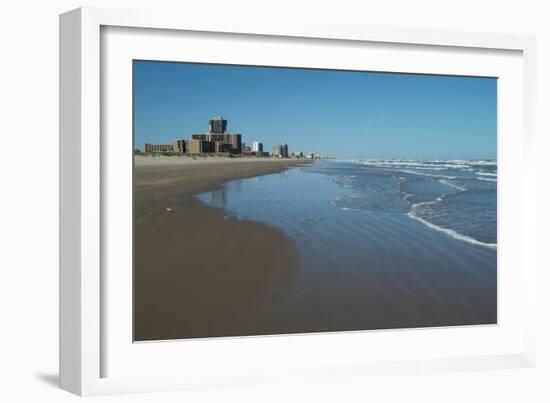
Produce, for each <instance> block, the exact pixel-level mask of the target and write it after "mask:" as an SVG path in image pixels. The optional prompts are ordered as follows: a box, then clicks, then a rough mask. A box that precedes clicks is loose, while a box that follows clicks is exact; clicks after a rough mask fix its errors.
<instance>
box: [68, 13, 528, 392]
mask: <svg viewBox="0 0 550 403" xmlns="http://www.w3.org/2000/svg"><path fill="white" fill-rule="evenodd" d="M109 27H118V28H117V29H122V30H124V29H125V28H127V29H138V28H139V29H147V30H151V29H154V30H157V32H161V31H163V32H172V33H174V32H182V33H184V32H193V33H194V35H195V36H197V35H198V36H200V35H201V33H203V34H204V35H206V34H208V33H217V35H218V38H220V37H223V36H224V35H226V36H228V39H229V37H230V36H232V35H233V36H234V35H237V36H239V35H241V36H243V37H245V36H246V37H248V38H251V37H252V38H254V40H255V41H260V42H261V41H262V40H270V41H271V42H278V41H280V42H285V41H289V40H290V41H294V40H296V41H304V43H306V45H307V43H308V42H307V41H311V40H318V41H321V42H322V41H330V46H333V47H334V48H335V49H336V48H337V47H338V46H343V45H344V44H346V43H348V44H359V45H360V44H368V43H371V44H373V43H374V44H381V45H384V46H385V45H388V46H389V45H399V46H405V47H406V46H413V47H414V46H417V47H421V48H422V50H421V51H425V50H426V49H428V48H429V49H436V50H439V51H447V50H451V51H455V50H465V51H468V52H470V53H476V54H478V55H481V56H482V55H483V54H485V53H491V52H496V53H498V52H507V51H510V52H515V54H516V57H515V59H514V60H515V61H513V62H511V66H512V67H511V69H512V70H510V71H513V73H510V74H516V75H517V71H519V70H514V67H513V66H516V67H517V66H518V60H519V64H520V65H521V78H520V81H521V82H519V83H516V84H517V85H516V84H513V85H516V86H515V87H514V88H515V89H516V91H519V98H520V99H519V101H518V100H515V102H520V104H521V106H522V110H521V113H519V114H518V115H521V116H520V117H518V119H519V120H516V121H514V122H512V123H510V124H512V125H514V124H519V125H520V126H519V132H520V133H512V132H510V136H511V137H513V141H514V142H511V143H507V141H508V140H506V141H505V142H504V143H505V144H504V145H503V147H505V150H507V151H506V152H507V153H510V152H512V151H513V148H514V147H513V146H514V145H517V147H519V148H518V149H519V151H517V152H518V153H521V156H518V158H529V156H530V155H533V152H534V150H535V135H534V91H535V72H534V69H535V62H534V57H535V54H534V52H535V42H534V38H533V37H529V36H520V35H505V34H487V33H467V32H455V31H443V30H437V31H429V30H417V29H406V28H381V27H365V26H353V25H342V24H328V23H312V22H304V24H300V25H299V26H290V25H288V24H287V25H281V24H279V23H277V22H270V21H249V20H246V19H245V18H244V17H243V18H242V19H240V20H236V19H231V20H228V21H212V20H207V19H200V18H195V17H194V16H192V15H188V16H182V15H177V16H176V15H170V14H163V13H158V12H151V11H149V10H118V9H104V8H80V9H77V10H73V11H70V12H68V13H65V14H62V15H61V17H60V385H61V387H62V388H63V389H66V390H68V391H71V392H73V393H76V394H79V395H96V394H112V393H130V392H132V393H133V392H139V391H158V390H168V389H182V388H192V387H209V386H214V385H248V384H257V383H264V382H273V381H277V382H280V381H281V380H289V381H292V380H296V379H305V378H311V379H331V378H332V377H342V376H363V375H364V376H368V375H369V374H372V373H377V374H379V373H385V374H390V375H392V374H403V373H418V372H426V371H428V372H441V371H455V370H461V371H463V370H475V369H481V368H484V369H487V368H506V367H515V368H517V367H528V366H532V365H534V363H535V345H534V339H535V334H534V329H535V318H534V317H533V316H531V315H532V314H529V313H532V312H535V311H536V309H535V290H536V273H537V266H536V262H535V260H534V256H536V253H535V251H534V248H535V242H529V241H530V240H532V238H528V237H527V235H526V234H535V233H536V231H535V227H536V216H535V208H534V203H535V197H534V196H533V193H532V192H533V189H534V183H533V181H534V179H533V178H534V175H530V171H529V169H534V168H529V167H526V168H524V169H523V171H519V172H518V173H516V177H515V178H512V179H511V180H513V181H515V182H513V183H514V184H521V186H522V187H521V190H522V191H521V192H516V193H517V194H516V195H515V196H511V197H515V198H516V199H515V200H516V201H517V204H516V205H517V206H520V207H521V211H520V212H518V214H519V216H518V217H517V218H516V223H515V224H514V225H516V227H517V228H518V231H519V234H516V235H514V236H517V237H519V239H520V240H521V239H523V242H520V243H519V244H518V245H517V251H511V252H510V253H513V254H514V256H515V257H514V259H518V260H515V261H517V262H519V265H520V266H521V272H520V274H521V277H522V279H523V280H522V281H521V282H520V283H517V293H518V295H520V296H521V297H522V298H523V304H522V305H521V311H518V314H521V315H522V317H523V318H522V322H521V324H514V328H513V332H509V333H503V332H501V333H498V331H499V330H498V329H497V331H494V330H493V329H494V328H489V329H488V328H484V329H485V330H483V329H481V330H480V331H479V332H478V333H479V334H480V336H481V332H484V333H485V334H484V335H483V337H495V335H496V337H503V338H504V337H508V336H510V335H511V334H512V333H513V334H514V336H513V337H515V338H514V341H513V342H510V343H503V344H502V348H500V347H499V348H500V349H499V350H496V349H495V350H492V351H489V350H484V347H483V346H480V347H479V348H478V349H475V348H470V349H466V350H464V351H462V352H461V351H460V350H454V351H450V350H449V351H446V350H445V348H444V347H442V348H441V349H440V350H438V351H437V353H434V354H424V355H422V354H420V355H418V356H417V357H416V358H415V357H413V356H405V355H402V353H401V352H400V351H399V350H398V349H396V351H395V355H394V356H392V357H388V359H386V360H378V361H369V360H364V359H362V357H361V356H360V355H358V356H357V359H356V360H355V361H352V360H347V361H345V360H344V361H339V360H338V359H337V357H336V358H335V357H333V356H331V354H327V353H326V351H328V350H337V346H338V345H341V344H342V343H343V342H345V343H351V344H353V343H355V345H356V346H357V345H360V344H361V343H362V340H363V342H364V340H365V339H364V338H365V337H370V338H371V339H372V338H373V337H377V338H379V339H380V338H388V339H392V340H393V342H395V343H402V342H403V340H406V342H409V341H410V342H415V343H420V344H422V343H424V344H426V343H428V344H429V343H433V342H434V341H437V340H438V338H441V339H443V338H445V337H447V336H449V339H448V340H449V341H451V340H452V338H456V337H462V338H466V339H471V340H472V341H471V343H475V337H477V333H476V334H475V337H473V338H472V335H474V333H473V332H474V331H475V332H477V330H472V328H468V327H463V328H461V329H452V330H449V332H448V333H449V334H448V335H446V334H445V332H447V330H441V331H440V332H437V331H436V332H431V333H430V332H416V333H411V332H408V331H393V332H383V331H382V332H374V333H373V332H369V333H368V334H366V333H363V332H347V334H346V335H342V334H340V335H335V336H334V337H332V336H323V335H294V336H269V337H256V338H254V337H250V338H233V339H227V338H223V339H219V340H214V341H212V340H210V341H206V342H202V344H198V343H196V344H189V343H186V345H185V347H182V346H183V344H178V343H168V344H169V345H168V344H166V343H167V342H164V343H165V344H164V346H162V347H161V346H160V344H159V343H157V344H159V345H158V346H152V345H151V346H150V347H147V348H150V349H151V352H145V353H144V354H145V355H141V356H140V355H139V354H141V352H139V351H136V352H133V351H130V350H131V348H130V347H131V346H128V347H129V348H128V354H134V353H135V354H136V356H135V358H134V359H135V361H133V360H134V359H133V358H132V357H130V356H128V355H122V354H118V355H119V357H118V360H119V361H125V360H126V361H127V362H129V363H132V364H131V365H132V366H134V367H136V365H137V366H139V364H136V362H137V363H139V362H143V365H142V366H143V367H148V368H149V369H150V368H151V365H153V369H154V368H155V367H154V365H157V366H160V365H161V364H160V363H161V361H157V362H156V364H153V362H155V361H149V360H150V359H152V358H151V356H155V357H157V356H162V355H163V354H170V355H173V354H174V352H175V351H176V350H182V351H183V350H185V349H187V353H189V350H190V349H193V350H194V351H195V352H196V351H200V352H201V354H203V355H200V354H198V353H196V354H195V355H194V356H193V358H192V359H191V358H190V360H195V363H197V364H198V363H199V361H200V362H201V363H202V364H203V365H202V366H200V370H197V371H190V370H189V368H188V367H189V365H190V363H189V362H184V363H182V362H183V361H178V362H179V363H178V364H174V366H173V367H170V370H169V371H161V370H160V368H159V370H158V375H152V373H151V371H144V372H143V373H142V372H140V371H139V370H140V368H136V369H137V372H136V373H131V372H130V371H129V370H128V368H124V366H122V365H119V367H118V368H119V369H118V370H117V371H111V370H107V369H106V364H105V362H106V361H107V359H106V357H109V356H110V355H113V356H115V355H117V354H116V352H118V349H119V347H120V345H118V344H116V343H114V342H112V341H111V336H109V335H108V332H107V333H106V332H105V326H107V325H109V321H107V320H106V319H105V318H106V317H108V316H109V315H110V309H111V305H109V304H107V303H106V302H105V301H106V296H107V294H108V291H107V290H106V289H105V287H104V285H105V283H104V277H109V276H106V273H105V272H104V271H102V267H104V265H105V262H104V259H105V257H104V253H103V252H104V245H103V239H102V236H103V232H102V226H105V225H106V224H105V221H104V220H106V217H105V216H104V215H102V208H103V203H104V202H103V198H104V197H105V195H104V193H105V190H106V189H108V188H106V185H105V182H107V180H106V175H109V174H111V173H112V172H114V171H112V172H111V171H109V170H107V169H106V166H107V165H108V164H107V163H108V157H106V156H105V154H106V153H104V151H105V149H104V147H108V146H109V145H110V144H111V143H110V142H109V141H105V139H103V140H102V135H101V133H102V132H104V131H106V130H108V129H109V127H108V124H106V123H105V122H103V121H102V119H104V118H105V116H104V115H105V114H104V113H103V114H102V99H103V98H102V93H107V92H108V91H109V90H110V89H109V88H105V85H107V84H105V83H104V82H103V81H102V74H103V70H102V66H103V65H102V60H101V58H102V55H103V56H105V55H109V53H102V51H103V50H102V43H103V42H102V36H101V35H102V30H105V28H107V29H109ZM127 34H128V32H125V33H124V35H127ZM130 35H132V33H131V32H130ZM176 36H177V34H176ZM153 40H158V41H159V43H160V41H162V40H163V39H162V38H160V37H159V38H157V39H153ZM173 40H178V38H177V37H176V38H174V37H173V35H172V36H171V37H170V38H168V39H166V42H165V43H166V44H167V46H168V45H170V43H172V41H173ZM285 43H286V42H285ZM323 43H324V42H323ZM144 46H145V45H144ZM128 57H131V55H129V56H128ZM430 57H432V58H434V57H433V56H430ZM518 57H519V58H520V59H518ZM433 60H434V66H436V63H435V58H434V59H433ZM221 61H223V60H221ZM412 68H413V67H409V68H407V67H404V69H403V70H404V71H408V70H410V69H412ZM437 68H438V67H437V66H436V67H434V71H432V72H434V73H438V72H439V73H440V74H451V73H452V72H453V71H451V70H445V69H444V68H443V67H441V70H437ZM476 71H477V70H476ZM476 71H474V70H472V74H474V73H475V72H476ZM479 71H481V70H479ZM511 85H512V84H511ZM521 90H522V91H521ZM114 91H118V90H116V89H115V90H114ZM510 94H511V93H510ZM499 101H500V99H499ZM111 104H112V102H111ZM499 129H502V130H505V129H506V128H504V127H500V128H499ZM500 134H502V133H500ZM500 134H499V136H500ZM499 147H500V145H499ZM107 154H108V153H107ZM500 157H501V153H500V151H499V163H500ZM120 165H121V166H122V165H124V164H123V163H121V164H120ZM109 166H112V164H111V165H109ZM499 171H501V169H500V166H499ZM501 172H504V174H506V172H510V171H509V170H507V169H506V167H504V169H503V171H501ZM504 174H503V175H504ZM499 175H500V173H499ZM501 179H502V178H501V177H499V186H500V180H501ZM505 179H506V178H505ZM510 183H512V182H510ZM499 197H500V196H499ZM499 202H500V199H499ZM501 218H502V215H501V214H500V212H499V220H500V219H501ZM102 220H103V221H102ZM499 222H500V221H499ZM500 235H501V234H500V232H499V237H500ZM505 235H506V234H505ZM522 236H523V238H522ZM529 236H530V237H533V236H534V235H529ZM499 239H500V238H499ZM499 244H500V241H499ZM516 252H517V253H516ZM500 258H501V255H500V250H499V259H500ZM500 302H501V301H500V300H499V303H500ZM500 313H501V312H500ZM500 313H499V315H500ZM129 320H131V318H129ZM451 333H452V334H451ZM373 334H374V336H373ZM114 337H115V338H116V337H117V336H116V335H115V336H114ZM124 337H126V336H124ZM124 337H123V338H122V340H127V337H126V338H124ZM510 337H511V336H510ZM405 338H407V339H405ZM520 338H521V340H520ZM119 339H120V338H119ZM113 340H115V339H113ZM264 340H267V341H266V342H264ZM497 341H498V340H497ZM129 342H130V343H131V341H129ZM214 343H215V344H214ZM267 343H269V345H268V344H267ZM495 344H499V343H498V342H495ZM107 346H109V348H107ZM470 347H471V346H470ZM159 348H160V349H162V350H163V351H160V349H159ZM277 348H279V349H287V348H292V349H301V351H305V352H306V353H304V354H303V356H300V357H298V358H296V360H295V362H293V363H290V362H289V361H288V360H287V361H284V360H281V361H274V360H270V359H266V362H265V366H264V367H263V368H262V371H261V373H258V371H257V370H258V367H257V363H256V364H255V363H254V362H253V360H245V359H243V360H242V363H240V364H239V365H240V367H238V368H236V367H235V365H234V364H231V365H228V366H227V367H224V366H223V365H221V363H219V362H218V363H217V364H216V365H211V366H209V363H208V362H207V361H205V360H204V357H205V354H206V355H207V354H208V351H210V350H212V349H215V350H216V354H218V355H221V356H223V357H225V359H226V361H229V360H232V359H234V358H235V356H232V355H231V354H230V351H238V354H241V356H243V355H242V354H247V355H251V356H252V355H254V356H261V355H262V354H264V353H265V351H266V349H270V350H274V351H279V353H280V352H281V351H284V350H281V351H280V350H277ZM142 349H143V348H142ZM153 349H156V350H153ZM113 350H115V353H113ZM182 351H179V353H182ZM321 352H323V354H321ZM183 353H185V352H183ZM125 354H126V353H125ZM340 354H341V355H345V354H346V353H345V352H340ZM279 355H281V354H279ZM147 357H148V358H147ZM190 357H191V356H190ZM291 364H292V365H291ZM166 367H169V365H167V366H166ZM186 367H187V368H186ZM153 372H154V371H153ZM111 373H116V375H113V376H111Z"/></svg>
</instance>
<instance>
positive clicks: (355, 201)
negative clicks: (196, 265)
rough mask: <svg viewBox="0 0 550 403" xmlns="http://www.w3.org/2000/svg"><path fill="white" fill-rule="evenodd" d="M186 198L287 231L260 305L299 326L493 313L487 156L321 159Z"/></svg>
mask: <svg viewBox="0 0 550 403" xmlns="http://www.w3.org/2000/svg"><path fill="white" fill-rule="evenodd" d="M198 198H199V200H201V201H202V202H203V203H205V204H207V205H210V206H212V207H216V208H221V209H224V212H225V216H226V217H227V218H228V219H236V220H252V221H258V222H262V223H265V224H268V225H270V226H273V227H276V228H278V229H280V230H281V231H283V232H284V233H286V234H287V235H288V236H289V237H290V238H292V239H293V240H294V241H295V243H296V245H297V247H298V250H299V252H300V267H299V270H298V272H297V273H295V275H294V276H293V277H292V278H289V279H288V282H287V283H286V284H281V285H278V286H277V287H276V288H274V289H273V290H271V291H270V292H271V295H270V298H271V301H272V308H271V309H272V310H273V312H272V314H273V315H275V316H277V315H278V316H279V317H281V316H285V315H286V316H293V317H294V316H296V315H301V317H302V318H303V322H304V329H306V328H307V329H313V331H314V330H315V329H316V330H318V331H326V330H360V329H380V328H396V327H423V326H447V325H471V324H490V323H496V319H497V306H496V282H497V222H496V217H497V213H496V211H497V164H496V161H493V160H475V161H474V160H326V161H323V160H322V161H316V162H315V163H313V164H311V165H304V166H299V167H295V168H290V169H288V170H286V171H284V172H282V173H278V174H271V175H264V176H259V177H254V178H247V179H241V180H235V181H230V182H227V183H226V184H225V185H224V186H223V187H222V188H220V189H218V190H216V191H213V192H207V193H202V194H200V195H198ZM249 247H253V245H250V246H249V245H243V247H242V250H241V251H239V253H243V254H246V252H247V248H249ZM258 266H259V269H261V262H258Z"/></svg>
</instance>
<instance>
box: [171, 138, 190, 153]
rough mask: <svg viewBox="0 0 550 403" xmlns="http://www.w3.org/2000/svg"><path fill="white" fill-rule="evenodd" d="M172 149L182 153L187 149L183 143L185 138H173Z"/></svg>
mask: <svg viewBox="0 0 550 403" xmlns="http://www.w3.org/2000/svg"><path fill="white" fill-rule="evenodd" d="M172 144H173V147H172V148H173V149H174V152H176V153H180V154H184V153H185V152H186V151H187V147H186V145H185V140H174V142H173V143H172Z"/></svg>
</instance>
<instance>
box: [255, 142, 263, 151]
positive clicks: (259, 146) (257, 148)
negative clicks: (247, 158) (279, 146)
mask: <svg viewBox="0 0 550 403" xmlns="http://www.w3.org/2000/svg"><path fill="white" fill-rule="evenodd" d="M263 151H264V145H263V144H262V143H260V142H259V141H253V142H252V152H253V153H262V152H263Z"/></svg>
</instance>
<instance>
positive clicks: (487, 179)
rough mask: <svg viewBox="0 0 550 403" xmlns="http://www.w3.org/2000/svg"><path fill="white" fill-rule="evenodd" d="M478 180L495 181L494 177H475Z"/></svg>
mask: <svg viewBox="0 0 550 403" xmlns="http://www.w3.org/2000/svg"><path fill="white" fill-rule="evenodd" d="M476 179H477V180H478V181H486V182H496V181H497V180H496V179H492V178H476Z"/></svg>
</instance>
